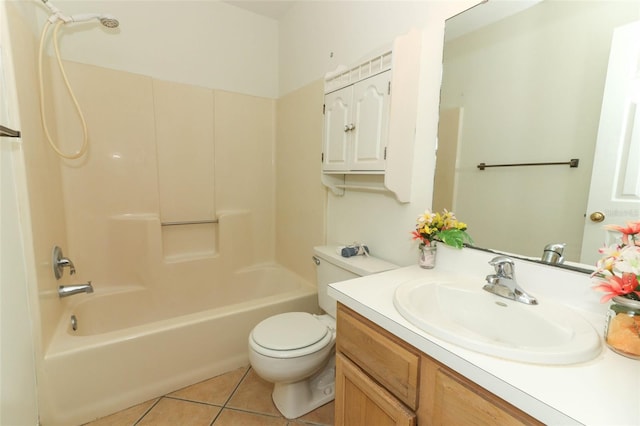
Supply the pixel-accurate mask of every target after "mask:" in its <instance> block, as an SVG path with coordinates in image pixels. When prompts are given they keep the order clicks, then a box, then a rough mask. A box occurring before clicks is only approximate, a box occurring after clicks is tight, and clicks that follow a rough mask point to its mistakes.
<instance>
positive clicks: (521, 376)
mask: <svg viewBox="0 0 640 426" xmlns="http://www.w3.org/2000/svg"><path fill="white" fill-rule="evenodd" d="M438 250H439V252H438V265H437V266H436V268H435V269H433V270H426V269H421V268H419V267H418V266H410V267H405V268H400V269H396V270H392V271H387V272H383V273H380V274H375V275H369V276H367V277H362V278H357V279H353V280H348V281H342V282H339V283H335V284H331V285H330V287H329V296H331V297H333V298H335V299H336V300H338V301H339V302H341V303H343V304H344V305H346V306H348V307H350V308H351V309H353V310H354V311H356V312H358V313H359V314H361V315H363V316H364V317H366V318H368V319H369V320H371V321H373V322H374V323H376V324H378V325H379V326H380V327H382V328H384V329H386V330H387V331H389V332H391V333H393V334H395V335H396V336H398V337H400V338H401V339H403V340H404V341H406V342H407V343H409V344H411V345H413V346H415V347H416V348H418V349H419V350H421V351H422V352H424V353H426V354H427V355H430V356H431V357H433V358H435V359H436V360H438V361H440V362H441V363H443V364H445V365H447V366H449V367H450V368H452V369H453V370H455V371H457V372H459V373H460V374H462V375H464V376H466V377H467V378H469V379H470V380H472V381H474V382H476V383H477V384H479V385H480V386H482V387H484V388H486V389H488V390H489V391H491V392H493V393H494V394H496V395H498V396H499V397H501V398H502V399H504V400H506V401H508V402H509V403H511V404H513V405H515V406H516V407H518V408H520V409H521V410H523V411H525V412H527V413H529V414H530V415H532V416H533V417H535V418H537V419H539V420H540V421H542V422H544V423H545V424H549V425H576V424H585V425H602V426H623V425H624V426H632V425H640V362H639V361H635V360H632V359H628V358H625V357H623V356H620V355H618V354H616V353H614V352H612V351H611V350H609V349H608V348H606V347H605V346H604V345H603V346H602V351H601V352H600V354H599V355H598V356H597V357H596V358H595V359H593V360H591V361H588V362H584V363H579V364H572V365H567V366H545V365H536V364H527V363H521V362H515V361H509V360H505V359H501V358H496V357H492V356H488V355H483V354H481V353H478V352H474V351H470V350H467V349H464V348H462V347H459V346H457V345H453V344H450V343H447V342H445V341H443V340H441V339H438V338H436V337H434V336H431V335H430V334H428V333H426V332H424V331H421V330H420V329H418V328H417V327H415V326H413V325H412V324H411V323H409V322H408V321H407V320H406V319H404V317H402V316H401V315H400V313H398V311H397V310H396V308H395V307H394V305H393V295H394V292H395V289H396V288H397V287H398V285H400V284H402V283H403V282H406V281H409V280H415V279H418V278H425V277H428V278H430V279H433V278H436V279H437V278H440V277H442V278H445V277H447V278H450V277H451V275H452V274H455V275H460V274H461V270H463V272H464V275H465V276H466V277H467V279H468V278H469V276H472V277H476V278H477V280H478V285H479V286H482V285H483V284H484V276H485V275H486V274H488V273H491V272H492V269H491V267H490V266H488V265H487V264H486V260H487V259H490V258H491V257H492V255H490V254H487V253H483V252H479V251H476V250H469V249H465V250H462V251H458V250H452V249H448V248H444V250H443V249H440V248H439V249H438ZM463 252H464V253H463ZM460 265H465V267H464V268H461V267H460ZM453 271H455V272H453ZM480 271H482V272H480ZM483 273H484V274H483ZM519 273H520V275H518V274H519ZM516 276H517V277H518V280H519V282H520V285H521V286H522V287H523V288H524V289H525V290H526V291H528V292H530V293H532V294H534V295H535V296H537V297H538V299H539V300H540V303H544V300H545V298H548V299H549V300H551V299H554V300H555V301H558V299H562V298H564V299H565V300H571V301H572V303H570V304H571V307H572V308H574V309H575V310H577V311H578V312H579V313H580V314H581V315H583V316H584V317H585V318H586V319H587V320H589V321H590V322H591V323H592V325H593V326H594V328H596V330H598V331H599V332H600V334H602V330H601V329H602V328H603V326H604V320H605V318H604V314H603V312H604V311H605V310H606V307H604V306H600V305H599V304H594V302H593V301H594V300H595V301H596V302H597V298H598V297H599V295H598V294H597V293H595V292H594V291H593V290H592V289H591V285H592V283H591V281H590V279H589V276H588V275H586V274H579V273H575V272H570V271H562V270H559V269H558V268H549V267H546V266H543V265H536V264H531V263H529V262H524V263H521V262H518V261H517V263H516ZM592 292H593V293H595V294H591V293H592ZM496 326H497V327H499V324H496Z"/></svg>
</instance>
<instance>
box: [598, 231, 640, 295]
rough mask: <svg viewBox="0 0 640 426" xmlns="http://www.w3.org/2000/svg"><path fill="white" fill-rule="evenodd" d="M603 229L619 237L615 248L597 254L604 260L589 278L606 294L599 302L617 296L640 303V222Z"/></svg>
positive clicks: (612, 246)
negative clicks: (618, 234)
mask: <svg viewBox="0 0 640 426" xmlns="http://www.w3.org/2000/svg"><path fill="white" fill-rule="evenodd" d="M605 229H609V230H612V231H618V232H620V233H621V234H622V237H621V238H620V241H618V242H616V243H615V244H612V245H610V246H608V247H603V248H601V249H599V250H598V251H599V252H600V253H601V254H602V255H603V256H602V258H601V259H600V260H599V261H598V263H597V264H596V267H597V269H596V271H595V272H594V273H593V274H592V277H595V278H596V279H597V281H598V285H596V286H595V287H594V288H595V289H596V290H599V291H603V292H605V294H604V295H603V296H602V299H600V301H601V302H606V301H608V300H610V299H612V298H614V297H616V296H621V297H624V298H627V299H631V300H638V301H640V284H639V283H638V276H640V236H639V235H638V234H640V221H638V222H628V223H627V226H626V227H623V226H617V225H607V226H605Z"/></svg>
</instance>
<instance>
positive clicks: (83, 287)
mask: <svg viewBox="0 0 640 426" xmlns="http://www.w3.org/2000/svg"><path fill="white" fill-rule="evenodd" d="M78 293H93V286H92V285H91V281H89V282H88V283H86V284H76V285H61V286H60V287H58V296H60V297H67V296H72V295H74V294H78Z"/></svg>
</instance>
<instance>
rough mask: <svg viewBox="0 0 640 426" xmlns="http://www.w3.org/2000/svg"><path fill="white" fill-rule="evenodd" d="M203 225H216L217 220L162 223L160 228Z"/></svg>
mask: <svg viewBox="0 0 640 426" xmlns="http://www.w3.org/2000/svg"><path fill="white" fill-rule="evenodd" d="M205 223H218V219H208V220H183V221H178V222H162V223H160V226H178V225H202V224H205Z"/></svg>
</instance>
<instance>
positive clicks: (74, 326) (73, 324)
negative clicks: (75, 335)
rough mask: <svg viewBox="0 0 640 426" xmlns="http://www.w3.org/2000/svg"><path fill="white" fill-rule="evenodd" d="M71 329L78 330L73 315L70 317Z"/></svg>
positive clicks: (76, 319) (76, 320) (76, 321)
mask: <svg viewBox="0 0 640 426" xmlns="http://www.w3.org/2000/svg"><path fill="white" fill-rule="evenodd" d="M71 329H72V330H73V331H76V330H77V329H78V318H76V316H75V315H71Z"/></svg>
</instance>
